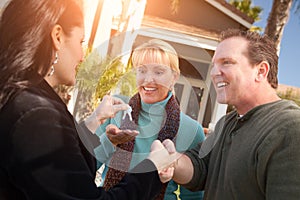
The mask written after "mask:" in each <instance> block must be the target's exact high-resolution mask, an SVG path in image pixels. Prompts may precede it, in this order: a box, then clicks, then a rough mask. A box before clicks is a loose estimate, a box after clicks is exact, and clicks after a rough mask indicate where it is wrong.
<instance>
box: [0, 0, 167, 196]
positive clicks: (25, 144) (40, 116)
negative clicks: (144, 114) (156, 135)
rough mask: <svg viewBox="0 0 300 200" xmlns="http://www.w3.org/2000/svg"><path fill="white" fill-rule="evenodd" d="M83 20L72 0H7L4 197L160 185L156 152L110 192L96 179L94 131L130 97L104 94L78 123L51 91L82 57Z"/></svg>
mask: <svg viewBox="0 0 300 200" xmlns="http://www.w3.org/2000/svg"><path fill="white" fill-rule="evenodd" d="M83 21H84V20H83V13H82V10H81V7H80V6H79V5H78V4H77V3H76V0H51V1H49V0H11V1H10V3H9V4H8V5H7V6H6V8H5V9H4V10H3V13H2V16H1V20H0V130H1V136H0V137H1V138H0V146H1V150H0V155H1V159H0V199H1V200H5V199H10V200H11V199H18V200H21V199H39V200H40V199H43V200H45V199H51V200H54V199H150V198H152V197H153V196H154V195H155V194H156V192H158V191H159V188H160V186H161V184H160V181H159V177H158V173H157V170H156V168H157V167H159V166H160V164H161V163H160V162H161V161H157V160H155V156H153V157H151V158H148V159H146V160H145V161H144V162H143V163H142V164H141V165H139V166H137V167H136V168H135V169H134V170H133V171H134V172H144V173H135V174H134V173H130V174H129V175H127V177H125V178H124V180H123V182H122V183H121V184H120V185H118V186H116V187H114V188H113V189H111V190H110V191H108V192H104V191H103V190H102V189H101V188H97V187H96V185H95V183H94V178H95V172H96V171H95V168H96V164H95V160H94V157H93V156H92V154H91V152H92V151H91V150H93V148H95V146H96V145H97V144H99V139H98V137H97V136H95V135H93V134H91V132H94V131H95V130H96V128H97V127H98V126H99V124H101V123H102V122H103V121H104V120H105V119H107V118H109V117H113V116H114V115H115V114H116V113H117V112H118V111H120V110H126V109H127V108H128V105H127V104H125V103H124V102H123V101H121V100H120V99H117V98H113V97H110V96H105V97H104V99H103V101H102V103H101V104H100V105H99V106H98V108H97V109H96V111H94V113H92V115H91V116H89V117H88V118H87V120H86V121H85V122H82V123H81V124H80V125H78V124H77V122H76V121H75V120H74V118H73V116H72V115H71V114H70V113H69V111H68V110H67V107H66V105H65V104H64V103H63V101H62V100H61V99H60V98H59V96H58V95H57V94H56V93H55V92H54V90H53V87H54V86H56V85H58V84H65V85H73V84H74V83H75V73H76V67H77V66H78V63H80V62H81V61H82V60H83V51H82V46H81V45H82V42H83V39H84V24H83ZM126 131H127V132H128V134H135V132H134V131H130V130H126ZM160 147H161V149H162V150H164V153H168V152H167V151H166V149H165V148H164V147H162V146H160ZM160 153H161V152H160ZM152 155H155V153H153V154H152ZM145 170H146V171H145ZM128 177H130V178H128ZM150 182H151V183H154V184H149V183H150Z"/></svg>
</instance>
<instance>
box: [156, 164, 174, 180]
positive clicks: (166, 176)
mask: <svg viewBox="0 0 300 200" xmlns="http://www.w3.org/2000/svg"><path fill="white" fill-rule="evenodd" d="M174 170H175V169H174V167H168V168H166V169H163V170H161V171H159V172H158V175H159V179H160V181H161V182H162V183H165V182H168V181H170V180H171V179H172V177H173V175H174Z"/></svg>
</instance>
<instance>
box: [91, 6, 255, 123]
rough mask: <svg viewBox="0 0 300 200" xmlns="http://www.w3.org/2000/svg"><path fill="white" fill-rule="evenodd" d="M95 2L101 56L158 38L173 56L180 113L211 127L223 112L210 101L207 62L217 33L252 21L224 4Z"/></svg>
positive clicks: (246, 26)
mask: <svg viewBox="0 0 300 200" xmlns="http://www.w3.org/2000/svg"><path fill="white" fill-rule="evenodd" d="M87 1H89V0H87ZM101 2H102V3H101V6H100V7H101V8H102V11H101V12H100V16H99V17H100V19H101V20H102V21H104V22H105V23H101V22H100V23H98V31H97V32H98V34H100V33H102V34H103V31H104V32H105V31H106V32H107V31H108V30H107V28H109V27H110V30H109V31H110V35H107V34H106V38H110V39H108V40H107V39H105V41H108V42H107V43H106V42H103V41H102V43H101V42H100V44H101V45H100V46H101V48H100V49H101V51H104V55H112V56H114V55H117V54H122V53H123V54H126V53H124V52H127V54H128V55H129V54H130V53H128V52H130V51H131V50H132V49H133V48H135V47H136V46H138V45H140V44H142V43H144V42H146V41H148V40H149V39H152V38H158V39H162V40H164V41H166V42H168V43H170V44H171V45H172V46H173V47H174V48H175V50H176V51H177V53H178V55H179V63H180V70H181V76H180V79H179V81H178V82H177V84H176V85H175V93H176V97H177V100H178V101H179V102H180V106H181V110H182V111H183V112H184V113H186V114H187V115H189V116H190V117H192V118H193V119H195V120H197V121H199V122H200V123H201V124H202V125H203V126H204V127H209V126H211V125H213V124H214V123H215V122H216V121H217V120H218V119H219V118H220V117H221V116H223V115H224V114H225V113H226V109H227V106H226V105H221V104H218V103H217V102H216V92H215V90H214V87H213V85H212V82H211V79H210V68H211V59H212V56H213V54H214V51H215V49H216V46H217V45H218V37H219V34H220V32H221V31H223V30H226V29H229V28H239V29H243V30H247V29H249V28H250V27H251V26H252V23H253V22H254V21H253V19H252V18H249V17H248V16H247V15H245V14H244V13H242V12H240V11H239V10H237V9H236V8H235V7H233V6H232V5H230V4H229V3H227V2H226V1H225V0H184V1H183V0H180V1H178V5H177V6H176V7H175V9H174V8H173V9H172V4H171V2H172V1H171V0H127V1H121V0H103V1H101ZM98 5H99V4H98ZM98 8H99V7H98ZM93 9H95V6H94V7H93ZM104 19H105V20H104ZM88 20H89V21H91V19H88ZM107 22H108V23H109V25H108V26H107ZM88 29H89V30H90V28H88ZM120 29H121V30H120ZM120 33H123V36H122V37H121V39H120V37H115V36H116V35H121V34H120ZM96 38H100V39H101V38H102V39H103V38H105V37H103V36H101V37H100V36H96ZM116 38H118V39H116ZM120 41H121V42H120ZM103 44H105V45H103ZM95 46H99V44H95ZM99 51H100V50H99Z"/></svg>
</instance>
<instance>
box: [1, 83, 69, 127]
mask: <svg viewBox="0 0 300 200" xmlns="http://www.w3.org/2000/svg"><path fill="white" fill-rule="evenodd" d="M66 112H68V111H67V107H66V105H65V104H63V103H62V102H60V101H57V99H55V98H51V97H49V96H47V94H45V93H44V92H43V91H40V90H37V89H36V88H35V89H26V90H23V91H21V92H19V93H18V94H17V95H16V96H15V97H14V98H13V99H11V100H10V101H9V102H8V103H7V104H6V105H5V107H3V109H2V110H1V114H0V119H1V120H2V119H3V120H4V121H5V122H7V125H5V126H6V127H9V126H13V124H15V123H17V121H19V120H20V119H23V120H24V119H26V120H28V119H31V118H35V119H37V120H39V121H41V120H43V119H45V120H50V116H62V114H63V113H66ZM37 117H38V118H37ZM57 120H58V119H57Z"/></svg>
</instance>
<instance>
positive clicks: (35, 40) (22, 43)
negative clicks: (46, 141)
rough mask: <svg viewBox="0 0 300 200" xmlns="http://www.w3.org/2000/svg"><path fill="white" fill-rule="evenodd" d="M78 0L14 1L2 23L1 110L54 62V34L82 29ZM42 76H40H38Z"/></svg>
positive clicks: (0, 49) (0, 38) (0, 50)
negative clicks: (58, 29) (58, 27)
mask: <svg viewBox="0 0 300 200" xmlns="http://www.w3.org/2000/svg"><path fill="white" fill-rule="evenodd" d="M77 1H78V0H50V1H49V0H11V1H10V2H9V4H8V5H7V6H6V8H5V9H4V10H3V13H2V16H1V19H0V109H1V108H2V107H3V105H4V104H5V103H6V102H7V101H8V100H9V99H10V98H11V97H12V96H13V95H14V94H16V92H17V91H19V90H20V89H24V88H26V87H28V86H29V85H30V84H36V83H38V82H40V81H41V80H42V78H43V77H44V76H46V74H47V73H48V71H49V69H50V67H51V65H52V62H53V58H54V53H55V52H54V48H53V43H52V39H51V30H52V29H53V27H54V26H55V25H56V24H59V25H61V27H62V29H63V31H64V33H65V34H67V35H68V34H70V31H71V30H72V28H74V27H76V26H83V12H82V8H81V6H80V5H79V4H78V3H77ZM37 74H40V75H41V76H37Z"/></svg>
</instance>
